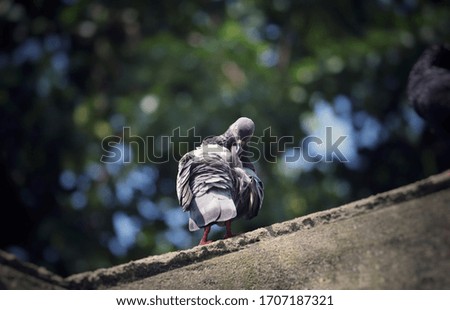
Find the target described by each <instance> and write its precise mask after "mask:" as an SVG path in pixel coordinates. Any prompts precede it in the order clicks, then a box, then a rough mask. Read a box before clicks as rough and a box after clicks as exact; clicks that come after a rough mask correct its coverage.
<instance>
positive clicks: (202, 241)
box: [198, 225, 211, 245]
mask: <svg viewBox="0 0 450 310" xmlns="http://www.w3.org/2000/svg"><path fill="white" fill-rule="evenodd" d="M210 230H211V225H208V226H206V227H205V231H204V232H203V237H202V240H200V243H199V244H198V245H204V244H208V243H211V240H208V234H209V231H210Z"/></svg>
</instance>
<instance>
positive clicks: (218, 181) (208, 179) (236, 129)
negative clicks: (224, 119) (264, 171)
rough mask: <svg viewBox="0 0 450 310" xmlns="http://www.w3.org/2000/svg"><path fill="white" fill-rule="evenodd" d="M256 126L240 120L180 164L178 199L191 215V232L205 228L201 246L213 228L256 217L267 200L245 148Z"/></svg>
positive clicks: (186, 156) (229, 227)
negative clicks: (214, 225)
mask: <svg viewBox="0 0 450 310" xmlns="http://www.w3.org/2000/svg"><path fill="white" fill-rule="evenodd" d="M254 127H255V125H254V123H253V121H252V120H251V119H249V118H246V117H241V118H239V119H238V120H237V121H236V122H234V123H233V124H232V125H231V126H230V127H229V128H228V130H227V131H226V132H225V133H224V134H222V135H220V136H214V137H208V138H206V139H204V140H203V143H202V145H201V146H200V147H198V148H197V149H196V150H193V151H191V152H189V153H187V154H185V155H184V156H183V157H182V158H181V159H180V162H179V164H178V175H177V196H178V201H179V203H180V205H181V207H182V208H183V211H189V230H190V231H195V230H198V229H200V228H204V234H203V237H202V239H201V240H200V244H207V243H209V242H210V241H208V234H209V231H210V229H211V225H213V224H219V225H223V224H225V226H226V234H225V238H229V237H232V236H233V234H232V232H231V221H232V220H233V219H235V218H239V217H245V218H247V219H251V218H253V217H255V216H256V215H257V214H258V212H259V210H260V209H261V206H262V202H263V199H264V186H263V183H262V181H261V180H260V179H259V177H258V176H257V174H256V170H255V168H254V166H253V164H252V163H251V162H250V161H249V160H248V158H247V157H246V156H244V151H243V148H244V146H245V145H246V143H247V141H248V140H249V139H250V138H251V137H252V136H253V132H254Z"/></svg>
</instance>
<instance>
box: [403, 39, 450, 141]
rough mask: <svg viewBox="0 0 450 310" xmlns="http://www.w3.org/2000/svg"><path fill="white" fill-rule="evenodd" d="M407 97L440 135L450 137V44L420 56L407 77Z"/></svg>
mask: <svg viewBox="0 0 450 310" xmlns="http://www.w3.org/2000/svg"><path fill="white" fill-rule="evenodd" d="M407 92H408V98H409V100H410V102H411V104H412V105H413V107H414V109H415V110H416V112H417V113H418V114H419V115H420V116H421V117H422V118H424V119H425V120H426V121H427V122H428V123H429V124H430V127H432V128H433V129H434V130H435V131H436V132H437V133H438V134H440V135H444V136H450V45H448V44H441V45H433V46H431V47H430V48H428V49H427V50H425V52H424V53H423V54H422V55H421V56H420V57H419V59H418V60H417V62H416V63H415V65H414V66H413V68H412V69H411V72H410V74H409V79H408V89H407Z"/></svg>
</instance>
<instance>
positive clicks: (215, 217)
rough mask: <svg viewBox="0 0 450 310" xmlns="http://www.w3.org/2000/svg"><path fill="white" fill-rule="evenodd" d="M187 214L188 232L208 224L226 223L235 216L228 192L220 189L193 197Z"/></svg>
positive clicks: (235, 212)
mask: <svg viewBox="0 0 450 310" xmlns="http://www.w3.org/2000/svg"><path fill="white" fill-rule="evenodd" d="M189 212H190V216H189V230H190V231H195V230H198V229H200V228H202V227H205V226H207V225H209V224H215V223H222V222H226V221H228V220H231V219H233V218H235V217H236V215H237V211H236V206H235V205H234V202H233V200H232V198H231V194H230V192H229V191H226V190H220V189H211V190H209V191H208V192H207V193H206V194H204V195H201V196H199V197H194V199H192V203H191V206H190V209H189Z"/></svg>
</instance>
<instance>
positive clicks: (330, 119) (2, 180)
mask: <svg viewBox="0 0 450 310" xmlns="http://www.w3.org/2000/svg"><path fill="white" fill-rule="evenodd" d="M448 4H449V3H448V2H445V1H420V0H408V1H406V0H405V1H391V0H379V1H350V0H348V1H344V0H342V1H320V0H316V1H308V0H303V1H293V0H292V1H289V0H273V1H260V0H254V1H148V0H145V1H144V0H142V1H83V0H79V1H77V0H62V1H45V0H41V1H39V0H36V1H24V2H18V1H8V0H2V1H0V31H1V37H0V46H1V47H0V124H1V125H0V147H1V153H0V189H1V194H2V202H1V208H0V247H1V249H4V250H6V251H9V252H12V253H14V254H16V255H17V256H19V257H20V258H21V259H23V260H27V261H31V262H33V263H36V264H39V265H43V266H46V267H47V268H49V269H50V270H53V271H55V272H57V273H59V274H61V275H63V276H64V275H69V274H73V273H76V272H81V271H86V270H91V269H95V268H100V267H108V266H111V265H114V264H118V263H121V262H125V261H129V260H131V259H138V258H142V257H145V256H148V255H153V254H158V253H165V252H168V251H172V250H176V249H181V248H188V247H191V246H193V245H195V244H197V243H198V240H199V238H200V234H201V232H197V233H190V232H188V230H187V216H188V215H187V214H185V213H183V212H182V211H181V208H180V207H178V203H177V199H176V193H175V178H176V173H177V160H179V158H180V156H181V155H182V154H184V153H185V152H187V151H188V150H190V149H192V148H194V146H195V143H196V141H197V140H196V139H195V137H194V135H193V131H192V130H191V131H189V132H188V130H189V129H190V128H193V127H195V134H196V135H199V136H201V137H206V136H208V135H215V134H220V133H222V132H223V131H225V129H226V128H227V127H228V125H229V124H231V123H232V122H233V121H234V120H235V119H236V118H237V117H239V116H241V115H245V116H248V117H251V118H252V119H253V120H254V121H255V123H256V127H257V129H256V133H255V135H256V137H255V138H254V139H253V141H254V142H255V145H256V146H257V147H258V150H259V151H260V155H261V156H256V158H254V160H255V161H256V166H257V169H258V172H259V174H260V176H261V178H262V179H263V181H264V183H265V186H266V196H265V202H264V206H263V209H262V211H261V212H260V215H259V216H258V217H257V218H256V219H254V220H252V221H244V220H242V221H239V223H236V224H237V225H236V228H235V231H236V232H245V231H248V230H251V229H254V228H257V227H261V226H265V225H269V224H272V223H275V222H279V221H283V220H287V219H291V218H294V217H297V216H301V215H304V214H308V213H311V212H315V211H318V210H324V209H327V208H331V207H336V206H339V205H341V204H343V203H346V202H350V201H353V200H355V199H359V198H362V197H366V196H368V195H371V194H376V193H379V192H382V191H386V190H389V189H392V188H395V187H398V186H400V185H404V184H407V183H410V182H413V181H416V180H418V179H421V178H424V177H426V176H429V175H431V174H434V173H437V172H439V171H442V170H444V169H447V168H449V167H450V162H449V160H448V143H446V141H445V140H442V139H441V138H439V137H437V136H436V135H435V134H434V133H433V132H432V131H431V130H430V129H429V128H428V125H427V124H424V122H423V121H422V120H421V119H420V118H419V117H418V116H417V114H416V113H415V112H414V110H413V109H412V108H411V107H410V106H409V105H408V102H407V98H406V92H405V89H406V83H407V77H408V73H409V70H410V69H411V67H412V65H413V64H414V62H415V61H416V60H417V58H418V57H419V55H420V54H421V53H422V51H423V50H424V49H425V48H426V47H427V46H429V45H430V44H433V43H436V42H448V41H449V36H450V6H449V5H448ZM124 127H129V131H126V130H124ZM325 127H332V130H333V137H332V140H333V141H336V140H337V139H338V137H340V136H346V138H345V140H344V142H343V143H342V144H341V145H340V148H339V150H340V151H341V152H342V154H343V155H344V156H345V158H346V159H347V161H346V162H342V161H341V160H339V158H338V157H336V156H334V157H333V160H332V161H325V160H321V161H319V162H318V163H309V162H306V161H305V160H304V157H303V159H302V157H300V158H299V160H297V161H296V162H287V161H288V158H291V157H292V156H293V155H299V154H301V152H303V151H305V149H302V150H301V151H299V150H298V149H294V147H299V146H301V142H302V141H303V139H304V138H305V137H307V136H310V135H312V136H317V137H319V138H321V139H323V140H324V139H325V136H324V133H325V131H326V130H325ZM177 128H178V132H179V133H180V134H181V135H184V136H188V138H180V139H179V141H184V142H188V143H187V145H186V143H184V144H179V143H175V142H177V141H178V140H177V139H174V140H172V142H174V143H166V142H167V141H168V140H167V137H170V136H172V135H173V133H174V131H175V132H177ZM269 128H270V132H271V135H272V136H274V137H276V138H272V139H271V138H270V137H269V136H268V130H269ZM111 136H113V138H111ZM138 136H139V137H142V139H143V140H141V138H138ZM285 136H287V137H292V139H293V140H292V141H294V143H290V144H288V145H284V146H276V144H272V145H270V144H268V142H270V141H277V139H280V138H281V137H285ZM108 137H109V138H108ZM146 137H151V138H149V139H148V140H146ZM105 138H106V139H107V140H105V141H110V142H114V141H119V140H120V142H121V144H120V145H121V146H120V150H121V154H122V155H124V156H123V157H122V160H121V161H119V162H117V163H102V162H101V161H100V159H101V156H102V155H111V154H112V153H107V152H106V151H105V150H103V149H102V141H104V139H105ZM108 139H109V140H108ZM105 146H107V145H105ZM113 146H114V144H113ZM316 146H318V145H316ZM324 146H325V143H324V144H322V145H319V147H315V148H311V149H309V150H307V151H309V152H310V154H312V155H314V154H316V152H317V153H318V154H322V155H325V154H326V149H324V148H323V147H324ZM115 147H116V148H109V150H110V151H112V150H115V151H116V152H117V150H119V148H118V146H117V145H115ZM152 150H154V151H152ZM146 151H148V152H147V154H149V156H148V158H147V157H145V155H147V154H146ZM128 155H129V156H128ZM158 157H159V158H163V159H168V160H164V162H161V160H158ZM424 209H425V210H426V206H424ZM425 210H424V212H425ZM215 234H216V235H215V238H219V237H220V236H221V235H222V234H223V232H222V231H220V229H218V230H216V231H215Z"/></svg>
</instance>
